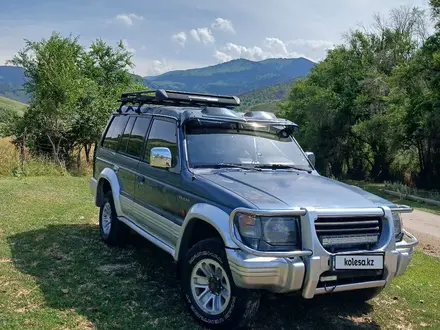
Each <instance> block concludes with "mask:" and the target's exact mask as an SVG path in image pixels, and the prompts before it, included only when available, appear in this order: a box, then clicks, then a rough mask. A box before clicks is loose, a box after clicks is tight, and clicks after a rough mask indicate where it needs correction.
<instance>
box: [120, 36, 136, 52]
mask: <svg viewBox="0 0 440 330" xmlns="http://www.w3.org/2000/svg"><path fill="white" fill-rule="evenodd" d="M122 44H123V45H124V48H125V49H126V50H127V51H128V52H130V53H132V54H133V55H134V54H135V53H136V49H134V48H132V47H130V46H129V44H128V41H127V39H122Z"/></svg>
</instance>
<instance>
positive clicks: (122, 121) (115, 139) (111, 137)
mask: <svg viewBox="0 0 440 330" xmlns="http://www.w3.org/2000/svg"><path fill="white" fill-rule="evenodd" d="M127 122H128V117H127V116H115V117H113V119H112V121H111V123H110V126H109V128H108V129H107V132H106V134H105V136H104V140H103V142H102V146H103V147H104V148H107V149H111V150H117V149H118V145H119V140H120V138H121V136H122V134H123V132H124V129H125V125H126V124H127Z"/></svg>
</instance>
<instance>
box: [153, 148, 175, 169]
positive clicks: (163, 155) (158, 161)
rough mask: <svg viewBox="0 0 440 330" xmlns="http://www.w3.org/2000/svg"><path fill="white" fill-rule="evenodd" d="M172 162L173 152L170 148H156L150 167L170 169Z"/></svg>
mask: <svg viewBox="0 0 440 330" xmlns="http://www.w3.org/2000/svg"><path fill="white" fill-rule="evenodd" d="M171 162H172V156H171V151H170V149H168V148H164V147H156V148H153V149H151V153H150V165H151V166H153V167H159V168H170V167H171Z"/></svg>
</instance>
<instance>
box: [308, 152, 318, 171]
mask: <svg viewBox="0 0 440 330" xmlns="http://www.w3.org/2000/svg"><path fill="white" fill-rule="evenodd" d="M306 156H307V158H308V159H309V160H310V163H312V166H313V167H315V163H316V158H315V154H314V153H313V152H310V151H308V152H306Z"/></svg>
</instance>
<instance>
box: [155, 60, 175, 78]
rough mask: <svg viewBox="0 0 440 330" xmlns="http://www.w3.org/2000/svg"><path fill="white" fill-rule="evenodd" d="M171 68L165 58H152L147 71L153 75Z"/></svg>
mask: <svg viewBox="0 0 440 330" xmlns="http://www.w3.org/2000/svg"><path fill="white" fill-rule="evenodd" d="M173 69H174V68H173V66H172V65H170V64H169V63H168V62H167V61H166V60H154V61H153V62H151V67H150V70H149V72H150V73H151V74H153V75H158V74H162V73H164V72H167V71H171V70H173Z"/></svg>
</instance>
